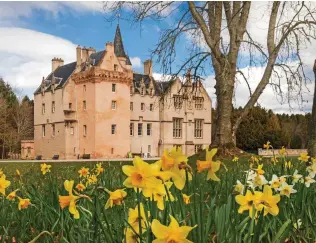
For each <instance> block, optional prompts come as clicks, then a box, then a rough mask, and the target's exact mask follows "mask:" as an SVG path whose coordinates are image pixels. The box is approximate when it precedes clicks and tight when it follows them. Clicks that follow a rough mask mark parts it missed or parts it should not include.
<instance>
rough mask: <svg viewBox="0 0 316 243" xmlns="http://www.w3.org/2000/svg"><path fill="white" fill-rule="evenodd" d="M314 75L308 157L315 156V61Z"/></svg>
mask: <svg viewBox="0 0 316 243" xmlns="http://www.w3.org/2000/svg"><path fill="white" fill-rule="evenodd" d="M313 71H314V74H315V87H314V99H313V109H312V119H311V123H310V129H311V131H310V136H309V143H308V152H309V154H310V156H312V157H315V156H316V60H315V63H314V68H313Z"/></svg>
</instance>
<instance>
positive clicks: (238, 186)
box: [234, 180, 245, 194]
mask: <svg viewBox="0 0 316 243" xmlns="http://www.w3.org/2000/svg"><path fill="white" fill-rule="evenodd" d="M244 189H245V186H244V185H243V184H242V183H241V182H240V181H239V180H237V184H236V185H235V186H234V192H237V193H239V194H244Z"/></svg>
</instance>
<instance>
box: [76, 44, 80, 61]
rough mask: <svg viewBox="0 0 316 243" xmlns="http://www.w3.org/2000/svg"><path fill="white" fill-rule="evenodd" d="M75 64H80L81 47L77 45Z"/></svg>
mask: <svg viewBox="0 0 316 243" xmlns="http://www.w3.org/2000/svg"><path fill="white" fill-rule="evenodd" d="M76 55H77V66H81V47H80V46H79V45H78V46H77V48H76Z"/></svg>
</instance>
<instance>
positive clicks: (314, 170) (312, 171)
mask: <svg viewBox="0 0 316 243" xmlns="http://www.w3.org/2000/svg"><path fill="white" fill-rule="evenodd" d="M306 170H307V171H308V173H309V175H308V176H309V177H310V178H312V179H313V178H314V177H315V175H316V163H313V164H312V165H311V166H308V167H307V168H306Z"/></svg>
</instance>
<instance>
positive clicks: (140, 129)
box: [137, 123, 143, 137]
mask: <svg viewBox="0 0 316 243" xmlns="http://www.w3.org/2000/svg"><path fill="white" fill-rule="evenodd" d="M137 135H138V136H139V137H141V136H143V123H138V124H137Z"/></svg>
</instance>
